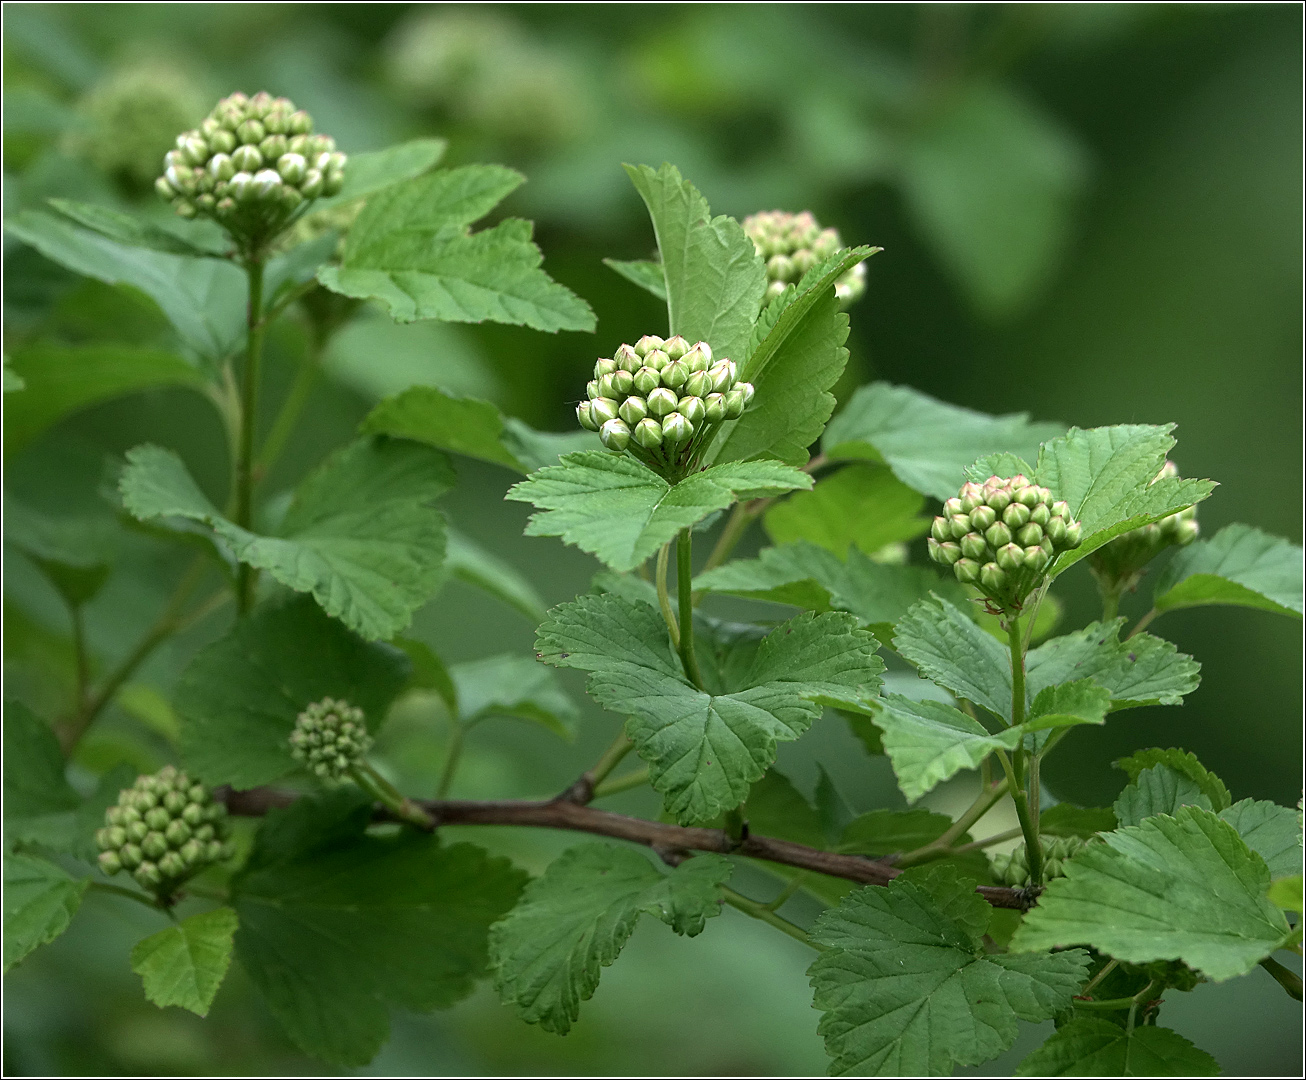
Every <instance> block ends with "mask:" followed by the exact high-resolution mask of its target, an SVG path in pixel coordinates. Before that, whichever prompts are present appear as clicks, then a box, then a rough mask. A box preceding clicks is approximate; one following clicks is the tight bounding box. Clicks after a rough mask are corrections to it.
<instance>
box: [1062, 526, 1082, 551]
mask: <svg viewBox="0 0 1306 1080" xmlns="http://www.w3.org/2000/svg"><path fill="white" fill-rule="evenodd" d="M1083 532H1084V530H1083V526H1081V525H1080V524H1079V522H1078V521H1072V522H1071V523H1070V524H1069V525H1067V526H1066V538H1065V541H1064V544H1065V548H1066V550H1067V551H1069V550H1070V549H1071V548H1077V547H1079V541H1080V540H1081V538H1082V537H1083Z"/></svg>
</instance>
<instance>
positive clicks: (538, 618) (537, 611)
mask: <svg viewBox="0 0 1306 1080" xmlns="http://www.w3.org/2000/svg"><path fill="white" fill-rule="evenodd" d="M446 541H447V546H446V548H445V567H446V569H447V570H448V571H449V573H450V575H451V576H453V577H456V578H457V579H458V580H459V581H463V582H466V583H467V584H468V585H473V586H475V587H476V588H478V589H483V590H484V591H485V592H487V593H489V594H490V595H491V596H497V597H498V598H499V599H500V600H502V601H503V602H504V603H505V604H507V605H508V606H509V607H514V608H516V609H517V610H518V611H520V612H521V613H522V614H523V615H525V616H526V618H527V619H529V620H530V621H531V622H532V623H534V624H535V625H536V626H538V625H539V624H540V623H542V622H543V621H544V615H545V603H544V599H543V597H541V596H540V594H539V593H538V592H536V591H535V586H534V585H532V584H531V583H530V582H529V581H528V580H527V579H526V578H525V577H524V576H523V575H522V574H521V573H519V572H518V571H517V568H516V567H514V566H511V565H509V564H508V563H506V562H504V561H503V560H502V559H500V558H499V557H498V556H497V555H491V554H490V552H488V551H487V550H486V549H485V548H483V547H481V545H480V544H478V543H477V542H476V541H475V540H473V539H471V537H469V536H465V535H464V534H462V533H460V532H458V531H457V530H456V529H453V528H450V529H448V531H447V533H446Z"/></svg>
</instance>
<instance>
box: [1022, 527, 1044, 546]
mask: <svg viewBox="0 0 1306 1080" xmlns="http://www.w3.org/2000/svg"><path fill="white" fill-rule="evenodd" d="M1016 539H1017V540H1018V541H1019V542H1020V545H1021V547H1030V546H1032V545H1035V544H1041V543H1042V542H1043V530H1042V529H1041V528H1039V526H1037V525H1036V524H1034V522H1032V521H1031V522H1030V523H1029V524H1028V525H1026V526H1025V527H1024V528H1022V529H1018V530H1017V531H1016Z"/></svg>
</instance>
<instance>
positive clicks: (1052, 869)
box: [993, 836, 1088, 889]
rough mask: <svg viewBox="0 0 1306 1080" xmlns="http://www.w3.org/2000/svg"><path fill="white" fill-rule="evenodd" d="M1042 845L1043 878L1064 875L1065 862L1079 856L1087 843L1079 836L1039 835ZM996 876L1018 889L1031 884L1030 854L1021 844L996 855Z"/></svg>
mask: <svg viewBox="0 0 1306 1080" xmlns="http://www.w3.org/2000/svg"><path fill="white" fill-rule="evenodd" d="M1038 843H1039V847H1041V848H1042V849H1043V880H1044V881H1051V880H1052V879H1053V878H1059V877H1065V876H1066V870H1065V865H1064V864H1065V861H1066V860H1067V859H1072V858H1074V857H1075V856H1076V855H1078V854H1079V853H1080V852H1081V851H1082V850H1083V849H1084V846H1085V845H1086V844H1087V843H1088V841H1087V840H1085V839H1084V838H1083V837H1080V836H1058V837H1056V838H1052V837H1048V836H1040V837H1039V838H1038ZM993 876H994V877H996V878H997V879H998V880H999V881H1000V882H1002V884H1003V885H1007V886H1009V887H1010V888H1013V889H1019V888H1020V887H1021V886H1022V885H1028V884H1029V854H1028V852H1026V851H1025V845H1024V844H1021V845H1020V846H1019V847H1017V848H1016V850H1015V851H1013V852H1012V853H1011V854H1010V855H995V856H993Z"/></svg>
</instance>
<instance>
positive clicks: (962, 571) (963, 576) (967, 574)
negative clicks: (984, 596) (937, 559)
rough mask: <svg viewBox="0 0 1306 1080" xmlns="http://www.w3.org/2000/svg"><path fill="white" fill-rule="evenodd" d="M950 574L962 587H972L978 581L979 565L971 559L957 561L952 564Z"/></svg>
mask: <svg viewBox="0 0 1306 1080" xmlns="http://www.w3.org/2000/svg"><path fill="white" fill-rule="evenodd" d="M952 572H953V573H954V574H955V575H956V576H957V580H958V581H960V582H961V583H962V584H963V585H974V584H975V582H977V581H979V576H980V564H979V563H977V562H975V561H974V560H972V559H959V560H958V561H957V562H956V563H955V564H953V567H952Z"/></svg>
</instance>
